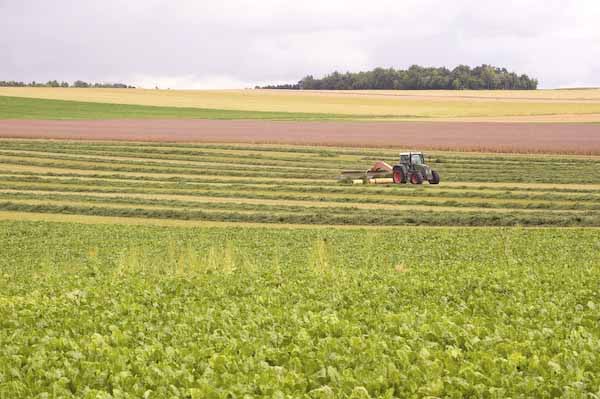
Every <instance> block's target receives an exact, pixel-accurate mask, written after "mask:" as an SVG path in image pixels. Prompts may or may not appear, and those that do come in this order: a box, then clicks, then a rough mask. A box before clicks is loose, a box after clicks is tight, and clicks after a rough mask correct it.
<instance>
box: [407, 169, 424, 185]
mask: <svg viewBox="0 0 600 399" xmlns="http://www.w3.org/2000/svg"><path fill="white" fill-rule="evenodd" d="M410 182H411V183H412V184H423V175H421V172H417V173H412V174H411V175H410Z"/></svg>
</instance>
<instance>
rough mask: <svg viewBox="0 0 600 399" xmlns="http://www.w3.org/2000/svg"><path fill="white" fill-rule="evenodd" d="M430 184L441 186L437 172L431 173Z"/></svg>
mask: <svg viewBox="0 0 600 399" xmlns="http://www.w3.org/2000/svg"><path fill="white" fill-rule="evenodd" d="M429 184H440V174H439V173H438V172H436V171H435V170H432V171H431V180H429Z"/></svg>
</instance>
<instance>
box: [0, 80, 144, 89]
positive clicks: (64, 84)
mask: <svg viewBox="0 0 600 399" xmlns="http://www.w3.org/2000/svg"><path fill="white" fill-rule="evenodd" d="M0 87H95V88H106V89H135V86H130V85H126V84H124V83H89V82H84V81H83V80H76V81H75V82H73V83H72V84H69V82H59V81H57V80H49V81H47V82H46V83H42V82H36V81H35V80H34V81H32V82H29V83H26V82H18V81H15V80H9V81H6V80H0Z"/></svg>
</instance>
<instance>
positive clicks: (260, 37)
mask: <svg viewBox="0 0 600 399" xmlns="http://www.w3.org/2000/svg"><path fill="white" fill-rule="evenodd" d="M0 14H1V15H2V22H3V23H2V24H1V25H0V49H2V52H3V60H2V62H1V63H0V79H18V80H38V81H43V80H48V79H59V80H69V81H72V80H75V79H84V80H93V81H109V80H110V81H115V80H116V81H124V82H128V83H134V84H137V85H141V86H145V87H154V86H155V85H157V84H158V85H159V86H160V87H172V88H217V87H223V88H231V87H249V86H254V85H255V84H261V83H267V82H269V83H270V82H273V83H277V82H295V81H297V80H298V79H300V78H302V77H303V76H304V75H306V74H313V75H316V76H320V75H323V74H325V73H328V72H331V71H333V70H340V71H358V70H365V69H370V68H373V67H376V66H384V67H389V66H393V67H408V66H410V65H411V64H422V65H432V66H448V67H453V66H455V65H458V64H470V65H477V64H481V63H491V64H495V65H498V66H506V67H507V68H509V69H511V70H515V71H517V72H520V73H528V74H530V75H532V76H535V77H537V78H539V79H540V82H541V85H542V86H543V87H560V86H566V85H569V84H573V83H577V84H578V85H585V86H600V76H598V73H597V70H598V69H599V68H600V46H598V43H600V28H599V27H598V23H597V21H599V20H600V2H598V1H597V0H529V1H526V2H524V1H516V0H513V1H503V2H498V1H475V0H457V1H453V2H447V1H442V0H421V1H417V0H404V1H391V0H372V1H369V2H365V1H354V0H347V1H342V0H330V1H317V0H304V1H302V2H292V1H283V0H261V1H260V2H257V1H249V0H223V1H219V2H216V1H215V2H213V1H193V0H187V1H186V0H178V1H166V0H129V1H127V2H123V1H118V0H104V1H102V2H98V1H92V0H80V1H76V2H74V1H69V0H55V1H52V2H47V1H42V0H37V1H36V0H21V1H8V0H0Z"/></svg>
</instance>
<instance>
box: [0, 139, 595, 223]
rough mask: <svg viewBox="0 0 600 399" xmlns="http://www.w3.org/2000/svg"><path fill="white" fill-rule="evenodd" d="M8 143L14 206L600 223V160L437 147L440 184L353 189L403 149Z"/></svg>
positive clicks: (434, 162) (86, 211) (6, 164)
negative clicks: (359, 177)
mask: <svg viewBox="0 0 600 399" xmlns="http://www.w3.org/2000/svg"><path fill="white" fill-rule="evenodd" d="M0 144H1V145H2V150H0V186H1V188H2V189H1V191H0V210H2V211H4V212H22V213H35V214H39V213H44V214H48V215H51V214H65V215H85V216H88V217H91V216H103V217H115V218H123V217H125V218H126V217H129V218H132V220H133V219H136V218H148V219H152V220H157V219H163V220H164V219H176V220H193V221H198V222H201V221H210V222H228V223H229V222H236V223H245V224H251V223H260V224H264V223H268V224H285V225H294V224H296V225H307V224H314V225H327V224H330V225H338V226H341V225H361V226H398V225H428V226H436V225H437V226H452V225H460V226H483V225H487V226H512V225H524V226H600V218H599V217H598V216H597V213H598V210H600V207H599V206H598V199H599V198H600V184H599V183H600V158H598V157H590V156H587V157H571V156H566V155H565V156H561V155H553V156H547V155H543V156H538V155H510V154H478V153H447V152H433V153H431V154H430V155H429V158H428V162H429V163H430V164H431V166H432V167H433V168H435V169H436V170H438V171H439V172H440V174H441V175H442V184H441V185H440V186H429V185H423V186H413V185H405V186H404V185H403V186H398V185H387V186H386V185H363V186H353V185H344V184H340V183H337V182H336V177H337V175H338V173H339V171H340V169H342V168H349V169H357V168H358V169H362V168H364V169H366V168H367V167H368V166H370V165H371V164H372V162H373V160H376V159H385V160H388V161H389V162H392V163H393V162H394V159H395V157H396V156H397V155H394V154H395V153H396V151H393V150H375V149H357V148H355V149H344V148H327V149H326V150H324V149H319V148H316V147H302V146H256V145H224V144H170V143H135V144H132V143H124V142H97V143H95V142H77V141H67V142H64V141H46V140H29V141H28V140H3V141H0ZM261 149H264V151H261ZM231 165H235V167H234V168H232V167H231Z"/></svg>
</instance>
